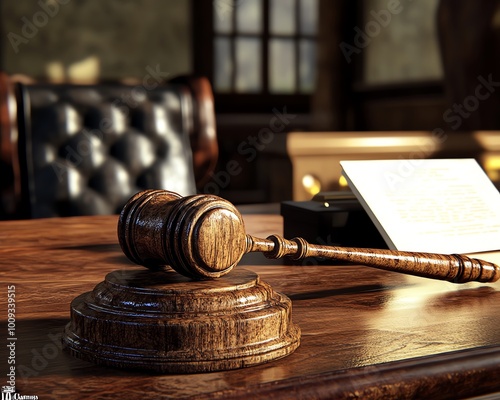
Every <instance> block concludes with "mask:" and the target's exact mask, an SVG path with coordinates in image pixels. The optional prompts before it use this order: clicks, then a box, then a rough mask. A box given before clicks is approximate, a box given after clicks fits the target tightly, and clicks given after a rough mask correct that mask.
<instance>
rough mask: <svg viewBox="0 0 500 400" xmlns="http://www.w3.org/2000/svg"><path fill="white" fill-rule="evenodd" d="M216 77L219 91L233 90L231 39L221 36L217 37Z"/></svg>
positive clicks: (216, 86) (216, 88)
mask: <svg viewBox="0 0 500 400" xmlns="http://www.w3.org/2000/svg"><path fill="white" fill-rule="evenodd" d="M214 48H215V59H214V79H215V90H216V91H217V92H229V91H231V89H232V87H231V74H232V72H233V62H232V60H231V39H228V38H223V37H219V38H216V39H215V43H214Z"/></svg>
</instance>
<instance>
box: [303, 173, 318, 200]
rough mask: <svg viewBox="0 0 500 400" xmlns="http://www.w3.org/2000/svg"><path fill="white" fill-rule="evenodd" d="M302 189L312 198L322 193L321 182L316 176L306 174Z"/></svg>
mask: <svg viewBox="0 0 500 400" xmlns="http://www.w3.org/2000/svg"><path fill="white" fill-rule="evenodd" d="M302 187H303V188H304V189H305V191H306V192H307V193H309V194H310V195H311V196H314V195H316V194H318V193H319V192H321V182H320V180H319V179H318V178H316V177H315V176H314V175H311V174H306V175H304V176H303V177H302Z"/></svg>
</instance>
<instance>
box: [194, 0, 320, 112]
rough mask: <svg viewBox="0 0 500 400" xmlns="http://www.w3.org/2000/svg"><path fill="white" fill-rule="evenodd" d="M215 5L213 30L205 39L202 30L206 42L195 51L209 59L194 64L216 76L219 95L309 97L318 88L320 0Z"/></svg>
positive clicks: (239, 0)
mask: <svg viewBox="0 0 500 400" xmlns="http://www.w3.org/2000/svg"><path fill="white" fill-rule="evenodd" d="M203 3H205V2H203ZM206 3H208V2H206ZM198 4H199V3H198ZM198 4H197V6H198ZM211 6H212V9H211V10H206V11H209V13H210V14H211V27H210V28H211V29H210V30H205V35H203V34H202V32H201V30H202V29H203V28H202V27H197V29H198V30H199V31H200V33H199V34H198V38H202V40H201V43H199V44H198V46H196V47H195V49H198V54H204V56H199V57H198V60H197V59H196V56H195V64H196V63H197V62H198V63H200V64H201V65H202V68H201V71H202V73H205V75H207V76H209V77H211V80H212V85H213V89H214V92H215V94H216V96H217V95H222V97H224V95H226V97H227V96H229V95H234V94H238V95H240V96H238V101H240V100H241V99H242V96H241V95H243V98H244V97H245V95H248V96H249V97H250V98H251V97H252V95H253V97H256V95H258V96H259V98H260V99H261V100H262V96H268V97H269V96H270V97H272V96H288V97H292V96H294V97H297V96H299V97H300V96H302V97H304V98H309V95H310V94H311V93H312V92H313V90H314V87H315V72H316V39H317V26H318V0H214V1H213V2H212V4H211ZM205 8H206V6H205ZM199 11H200V10H199V9H198V12H199ZM195 12H196V10H195ZM203 14H204V16H205V18H206V17H207V14H208V13H203ZM199 22H200V24H202V25H203V24H206V21H201V20H199ZM195 23H196V21H195ZM195 28H196V27H195ZM206 28H207V26H206V25H205V29H206ZM207 31H208V32H209V33H211V35H207ZM207 36H209V37H207ZM200 46H202V47H204V48H203V49H201V48H200ZM207 48H209V49H211V50H210V52H208V51H207ZM208 63H210V64H211V65H207V64H208ZM198 67H199V66H198ZM195 68H196V66H195ZM196 69H197V70H198V71H200V68H196ZM219 97H220V96H219ZM230 97H232V98H234V97H235V96H230ZM247 99H248V97H247ZM222 102H223V101H222ZM219 104H220V103H219Z"/></svg>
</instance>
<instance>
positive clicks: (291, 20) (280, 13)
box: [269, 0, 295, 35]
mask: <svg viewBox="0 0 500 400" xmlns="http://www.w3.org/2000/svg"><path fill="white" fill-rule="evenodd" d="M269 12H270V14H271V15H270V21H271V27H270V31H271V33H274V34H279V35H290V34H294V33H295V0H271V5H270V10H269Z"/></svg>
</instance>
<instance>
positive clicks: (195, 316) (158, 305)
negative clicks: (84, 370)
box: [63, 269, 300, 373]
mask: <svg viewBox="0 0 500 400" xmlns="http://www.w3.org/2000/svg"><path fill="white" fill-rule="evenodd" d="M291 311H292V306H291V301H290V299H288V298H287V297H286V296H284V295H282V294H280V293H277V292H275V291H273V289H272V288H271V287H270V286H269V285H268V284H266V283H265V282H261V281H260V278H259V277H258V275H257V274H255V273H253V272H251V271H248V270H245V269H239V270H237V271H233V272H232V273H231V274H229V275H226V276H224V277H222V278H220V279H217V280H210V281H192V280H190V279H189V278H186V277H183V276H182V275H179V274H178V273H176V272H173V271H156V272H154V271H148V270H145V269H137V270H120V271H114V272H112V273H110V274H108V275H107V276H106V279H105V281H104V282H101V283H100V284H98V285H97V286H96V287H95V289H94V290H93V291H92V292H88V293H84V294H82V295H80V296H78V297H77V298H75V299H74V300H73V302H72V303H71V321H70V323H68V325H67V326H66V329H65V333H64V338H63V341H64V344H65V346H66V348H67V349H69V350H70V352H71V353H72V354H73V355H75V356H76V357H79V358H82V359H85V360H88V361H91V362H95V363H98V364H101V365H107V366H113V367H120V368H140V369H145V370H150V371H155V372H160V373H194V372H208V371H217V370H225V369H235V368H241V367H247V366H251V365H256V364H260V363H264V362H268V361H271V360H274V359H277V358H281V357H284V356H286V355H288V354H290V353H292V352H293V351H294V350H295V349H296V348H297V347H298V346H299V342H300V329H299V328H298V327H297V326H296V325H295V324H293V322H292V313H291Z"/></svg>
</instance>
